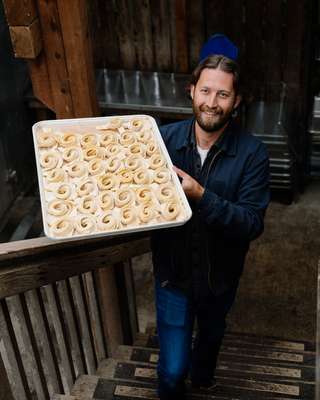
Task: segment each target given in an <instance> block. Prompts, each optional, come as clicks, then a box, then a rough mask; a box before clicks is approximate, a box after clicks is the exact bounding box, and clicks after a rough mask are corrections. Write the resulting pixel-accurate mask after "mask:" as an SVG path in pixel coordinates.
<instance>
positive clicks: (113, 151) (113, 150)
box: [106, 143, 121, 157]
mask: <svg viewBox="0 0 320 400" xmlns="http://www.w3.org/2000/svg"><path fill="white" fill-rule="evenodd" d="M120 151H121V146H120V145H119V144H117V143H111V144H108V146H107V147H106V155H107V157H114V156H116V155H117V154H118V153H120Z"/></svg>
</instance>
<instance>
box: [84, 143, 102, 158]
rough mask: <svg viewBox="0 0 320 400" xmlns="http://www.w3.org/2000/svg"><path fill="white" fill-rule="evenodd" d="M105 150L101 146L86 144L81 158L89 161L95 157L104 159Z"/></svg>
mask: <svg viewBox="0 0 320 400" xmlns="http://www.w3.org/2000/svg"><path fill="white" fill-rule="evenodd" d="M104 154H105V151H104V149H103V148H102V147H96V146H88V147H87V148H85V149H84V150H83V158H84V159H85V160H86V161H91V160H93V159H95V158H101V159H104Z"/></svg>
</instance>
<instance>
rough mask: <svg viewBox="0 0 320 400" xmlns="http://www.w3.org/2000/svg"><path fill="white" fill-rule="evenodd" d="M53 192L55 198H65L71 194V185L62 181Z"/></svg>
mask: <svg viewBox="0 0 320 400" xmlns="http://www.w3.org/2000/svg"><path fill="white" fill-rule="evenodd" d="M54 194H55V196H56V198H57V199H60V200H67V199H68V198H69V197H70V196H71V195H72V186H71V185H70V184H69V183H62V184H61V185H59V186H58V187H57V188H56V190H55V191H54Z"/></svg>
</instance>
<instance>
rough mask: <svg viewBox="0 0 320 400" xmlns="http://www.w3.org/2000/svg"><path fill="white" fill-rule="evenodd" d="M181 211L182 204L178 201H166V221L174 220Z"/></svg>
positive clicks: (164, 211)
mask: <svg viewBox="0 0 320 400" xmlns="http://www.w3.org/2000/svg"><path fill="white" fill-rule="evenodd" d="M179 213H180V206H179V204H178V203H177V202H176V201H169V202H168V203H164V206H163V209H162V215H163V218H164V219H165V220H166V221H172V220H173V219H176V218H177V216H178V215H179Z"/></svg>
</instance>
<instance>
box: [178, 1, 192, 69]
mask: <svg viewBox="0 0 320 400" xmlns="http://www.w3.org/2000/svg"><path fill="white" fill-rule="evenodd" d="M175 30H176V32H175V36H176V40H175V46H176V51H175V53H176V57H177V58H176V65H177V66H176V70H177V72H181V73H186V72H188V67H189V66H188V40H187V18H186V0H175Z"/></svg>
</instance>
